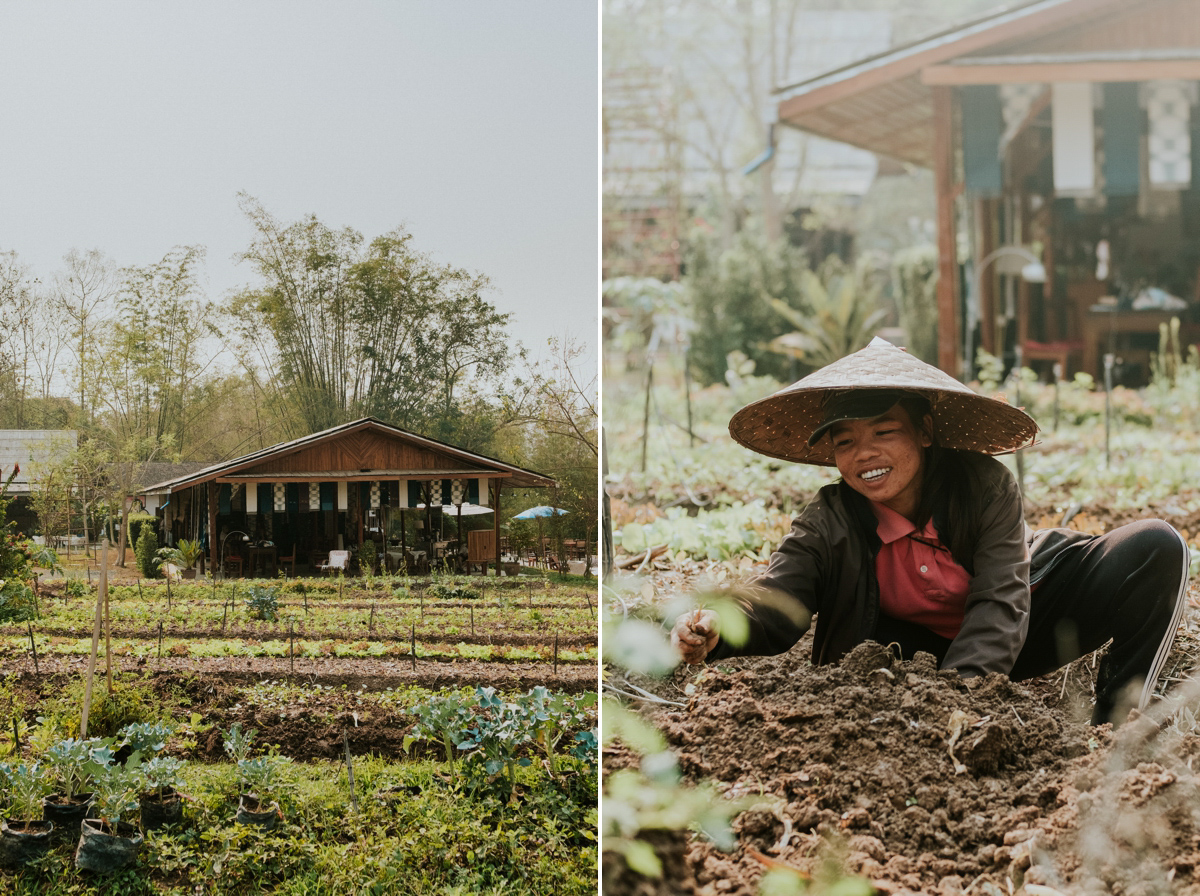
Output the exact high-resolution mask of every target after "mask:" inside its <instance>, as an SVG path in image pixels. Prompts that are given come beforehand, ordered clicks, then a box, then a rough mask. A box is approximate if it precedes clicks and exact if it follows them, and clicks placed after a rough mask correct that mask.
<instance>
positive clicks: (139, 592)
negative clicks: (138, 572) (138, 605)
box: [138, 579, 144, 600]
mask: <svg viewBox="0 0 1200 896" xmlns="http://www.w3.org/2000/svg"><path fill="white" fill-rule="evenodd" d="M138 600H144V598H143V597H142V580H141V579H138Z"/></svg>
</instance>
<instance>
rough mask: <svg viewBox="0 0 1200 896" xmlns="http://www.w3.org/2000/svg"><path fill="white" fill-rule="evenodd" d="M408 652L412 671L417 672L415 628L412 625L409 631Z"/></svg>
mask: <svg viewBox="0 0 1200 896" xmlns="http://www.w3.org/2000/svg"><path fill="white" fill-rule="evenodd" d="M408 644H409V647H408V649H409V652H410V653H411V654H412V667H413V671H414V672H416V671H417V627H416V625H413V626H412V628H411V629H410V630H409V642H408Z"/></svg>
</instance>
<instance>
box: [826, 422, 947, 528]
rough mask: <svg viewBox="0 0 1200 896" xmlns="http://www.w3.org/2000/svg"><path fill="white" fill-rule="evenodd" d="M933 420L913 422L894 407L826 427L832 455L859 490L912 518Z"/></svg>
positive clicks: (918, 495)
mask: <svg viewBox="0 0 1200 896" xmlns="http://www.w3.org/2000/svg"><path fill="white" fill-rule="evenodd" d="M932 431H933V420H932V418H931V417H930V416H929V415H928V414H926V415H925V417H924V419H923V420H922V421H921V425H920V426H917V425H916V424H915V423H913V421H912V418H911V417H909V415H908V412H907V411H906V410H904V408H903V407H901V406H900V405H898V404H897V405H894V406H893V407H892V408H891V409H889V410H887V411H885V412H884V413H882V414H880V415H879V416H878V417H871V418H870V419H865V420H843V421H841V422H840V423H838V424H837V425H836V426H834V427H833V428H832V429H830V430H829V437H830V439H832V440H833V459H834V462H835V463H836V464H837V468H838V472H839V473H841V474H842V478H843V479H844V480H845V481H846V484H847V485H849V486H850V487H851V488H852V489H854V490H855V491H856V492H858V493H859V494H861V495H863V496H865V497H867V498H870V499H871V500H872V501H877V502H879V503H880V504H883V505H885V506H887V507H890V508H891V509H892V510H894V511H896V512H897V513H899V514H901V515H903V516H906V517H908V518H909V519H912V518H914V517H915V516H916V512H917V506H918V505H919V504H920V501H921V475H922V473H923V472H924V470H925V449H926V448H928V447H929V446H930V445H932V444H933V437H932V436H931V435H930V433H931V432H932Z"/></svg>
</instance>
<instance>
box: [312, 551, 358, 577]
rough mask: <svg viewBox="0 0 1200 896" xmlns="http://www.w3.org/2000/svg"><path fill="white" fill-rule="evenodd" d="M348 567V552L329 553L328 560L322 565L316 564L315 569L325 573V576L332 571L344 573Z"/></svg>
mask: <svg viewBox="0 0 1200 896" xmlns="http://www.w3.org/2000/svg"><path fill="white" fill-rule="evenodd" d="M349 565H350V552H349V551H330V552H329V558H328V559H327V560H326V561H325V562H324V563H320V564H318V565H317V569H319V570H320V571H321V572H323V573H325V575H330V574H331V573H332V572H333V571H334V570H337V571H338V572H341V573H345V572H346V571H347V568H348V567H349Z"/></svg>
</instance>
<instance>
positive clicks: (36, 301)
mask: <svg viewBox="0 0 1200 896" xmlns="http://www.w3.org/2000/svg"><path fill="white" fill-rule="evenodd" d="M40 288H41V281H40V280H39V279H38V278H36V277H34V276H33V275H32V273H31V272H30V270H29V268H28V266H27V265H25V264H24V263H22V262H21V260H20V259H19V258H18V257H17V254H16V253H15V252H0V403H2V407H0V416H2V417H3V420H4V425H6V426H9V427H11V428H14V429H29V428H46V427H50V426H59V425H62V422H63V421H62V420H56V419H52V418H51V416H50V410H51V408H52V406H54V404H55V402H54V401H53V400H52V390H53V383H54V378H55V374H56V372H57V368H58V363H59V355H60V353H61V351H62V347H63V341H62V337H63V332H62V329H61V327H60V326H59V322H58V321H57V319H56V316H55V314H54V312H53V310H52V309H51V307H50V303H48V302H47V301H46V299H45V296H44V295H42V293H41V291H40Z"/></svg>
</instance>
